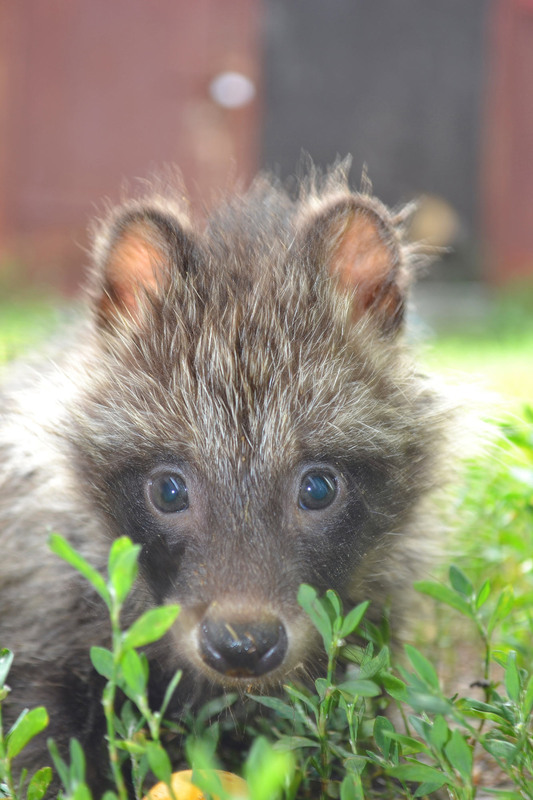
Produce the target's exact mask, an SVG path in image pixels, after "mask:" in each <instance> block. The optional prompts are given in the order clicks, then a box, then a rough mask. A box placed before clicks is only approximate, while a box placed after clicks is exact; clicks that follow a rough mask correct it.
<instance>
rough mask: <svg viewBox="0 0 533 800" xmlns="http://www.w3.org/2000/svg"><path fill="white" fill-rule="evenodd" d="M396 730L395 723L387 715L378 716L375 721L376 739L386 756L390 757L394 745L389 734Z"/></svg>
mask: <svg viewBox="0 0 533 800" xmlns="http://www.w3.org/2000/svg"><path fill="white" fill-rule="evenodd" d="M395 732H396V731H395V730H394V725H393V724H392V722H391V721H390V720H389V719H387V717H376V719H375V721H374V739H375V741H376V744H377V746H378V747H379V749H380V750H381V752H382V753H383V757H384V758H387V759H388V757H389V753H390V749H391V745H392V739H391V737H390V736H388V735H387V734H390V733H395Z"/></svg>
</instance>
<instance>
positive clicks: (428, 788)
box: [413, 775, 446, 797]
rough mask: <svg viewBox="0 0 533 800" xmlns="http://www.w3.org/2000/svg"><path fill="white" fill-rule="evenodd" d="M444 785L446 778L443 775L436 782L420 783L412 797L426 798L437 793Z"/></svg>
mask: <svg viewBox="0 0 533 800" xmlns="http://www.w3.org/2000/svg"><path fill="white" fill-rule="evenodd" d="M445 783H446V777H445V776H444V775H442V776H441V778H440V780H438V781H426V782H425V783H421V784H420V786H419V787H418V789H417V790H416V792H415V793H414V795H413V797H426V796H427V795H429V794H432V793H433V792H436V791H438V789H440V788H441V787H442V786H444V784H445Z"/></svg>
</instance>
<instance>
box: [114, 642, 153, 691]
mask: <svg viewBox="0 0 533 800" xmlns="http://www.w3.org/2000/svg"><path fill="white" fill-rule="evenodd" d="M120 667H121V669H122V676H123V678H124V681H125V684H126V686H125V688H127V689H128V690H129V691H128V692H127V693H128V695H129V696H130V697H131V698H132V699H133V700H137V699H138V698H139V697H143V696H144V693H145V691H146V685H147V683H148V670H147V665H146V661H145V663H144V664H143V661H142V659H141V656H140V655H139V654H138V652H137V651H136V650H133V649H130V650H126V652H125V653H124V655H123V656H122V658H121V660H120Z"/></svg>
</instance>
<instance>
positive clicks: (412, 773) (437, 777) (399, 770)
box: [386, 761, 446, 786]
mask: <svg viewBox="0 0 533 800" xmlns="http://www.w3.org/2000/svg"><path fill="white" fill-rule="evenodd" d="M386 772H387V775H391V777H393V778H398V780H400V781H421V782H428V783H429V782H431V783H438V782H439V781H441V784H440V785H441V786H442V785H443V784H444V783H446V778H445V777H443V775H442V772H441V771H440V770H438V769H435V767H430V766H429V765H428V764H421V763H420V762H418V761H417V762H409V764H399V765H398V766H397V767H389V768H388V769H387V770H386Z"/></svg>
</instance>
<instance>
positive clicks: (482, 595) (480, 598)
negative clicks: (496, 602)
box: [476, 579, 490, 611]
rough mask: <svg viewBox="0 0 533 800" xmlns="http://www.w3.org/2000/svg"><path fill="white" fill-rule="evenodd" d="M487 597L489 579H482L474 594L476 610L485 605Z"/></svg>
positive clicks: (488, 594)
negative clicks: (477, 590) (479, 587)
mask: <svg viewBox="0 0 533 800" xmlns="http://www.w3.org/2000/svg"><path fill="white" fill-rule="evenodd" d="M489 597H490V581H489V580H488V579H487V580H486V581H484V583H483V585H482V587H481V589H480V590H479V592H478V593H477V595H476V609H477V610H478V611H479V609H480V608H481V607H482V606H483V605H485V603H486V602H487V600H488V599H489Z"/></svg>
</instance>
